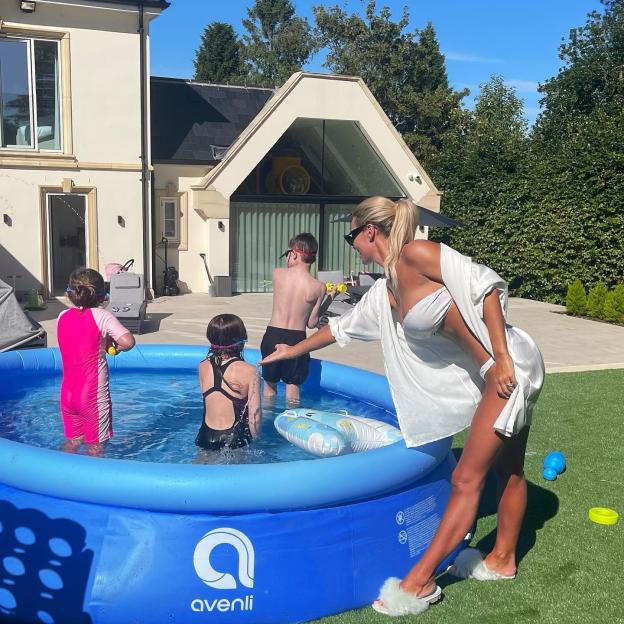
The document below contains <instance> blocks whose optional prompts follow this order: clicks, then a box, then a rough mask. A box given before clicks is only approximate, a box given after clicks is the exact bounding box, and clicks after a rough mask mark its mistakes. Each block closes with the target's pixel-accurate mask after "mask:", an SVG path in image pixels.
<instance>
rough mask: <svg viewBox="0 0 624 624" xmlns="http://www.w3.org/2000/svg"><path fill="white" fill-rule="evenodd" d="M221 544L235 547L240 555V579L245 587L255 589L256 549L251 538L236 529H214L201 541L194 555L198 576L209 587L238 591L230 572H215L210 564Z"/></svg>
mask: <svg viewBox="0 0 624 624" xmlns="http://www.w3.org/2000/svg"><path fill="white" fill-rule="evenodd" d="M219 544H230V546H234V548H235V549H236V552H237V554H238V579H239V581H240V582H241V584H242V585H244V586H245V587H253V575H254V549H253V546H252V544H251V542H250V541H249V538H248V537H247V536H246V535H245V534H244V533H241V532H240V531H237V530H236V529H230V528H222V529H214V530H212V531H210V532H209V533H206V535H204V537H202V538H201V540H199V542H198V543H197V546H195V552H194V553H193V565H194V566H195V572H196V573H197V576H199V578H200V579H201V580H202V581H203V582H204V583H206V585H208V586H209V587H214V588H215V589H236V587H237V584H236V579H235V578H234V577H233V576H232V575H231V574H229V573H228V572H219V571H218V570H215V569H214V568H213V567H212V564H211V563H210V555H211V553H212V551H213V549H214V547H215V546H218V545H219Z"/></svg>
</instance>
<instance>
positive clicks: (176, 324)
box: [32, 293, 624, 373]
mask: <svg viewBox="0 0 624 624" xmlns="http://www.w3.org/2000/svg"><path fill="white" fill-rule="evenodd" d="M272 301H273V297H272V295H271V294H270V293H267V294H256V293H253V294H252V293H248V294H242V295H235V296H232V297H210V296H209V295H207V294H199V293H198V294H189V295H181V296H178V297H159V298H157V299H154V300H153V301H150V302H149V304H148V307H147V313H148V320H147V321H146V323H145V331H144V333H142V334H141V335H139V336H137V342H138V343H139V344H153V343H164V344H173V343H183V344H206V333H205V332H206V325H207V323H208V321H209V320H210V319H211V318H212V317H213V316H214V315H215V314H222V313H225V312H229V313H232V314H237V315H238V316H240V317H241V318H242V319H243V321H244V322H245V325H246V327H247V331H248V333H249V342H248V344H249V346H250V347H256V348H258V347H259V346H260V341H261V339H262V335H263V334H264V330H265V328H266V326H267V324H268V321H269V318H270V316H271V306H272ZM65 307H66V304H65V303H64V300H62V299H55V300H52V301H49V302H48V309H47V310H42V311H39V312H33V313H32V315H33V316H34V317H35V318H36V319H37V320H39V322H41V324H42V325H43V326H44V327H45V329H46V331H47V332H48V345H49V346H51V347H52V346H57V340H56V317H57V316H58V314H59V312H60V311H61V310H62V309H63V308H65ZM564 310H565V308H564V307H562V306H558V305H553V304H549V303H542V302H539V301H531V300H529V299H518V298H512V299H510V302H509V320H510V322H511V323H512V324H513V325H516V326H518V327H520V328H521V329H524V330H525V331H526V332H528V333H529V334H530V335H531V336H533V338H534V339H535V341H536V342H537V344H538V345H539V347H540V349H541V350H542V353H543V354H544V360H545V362H546V371H547V372H550V373H554V372H568V371H584V370H600V369H606V368H624V327H618V326H615V325H610V324H608V323H601V322H598V321H590V320H587V319H580V318H575V317H570V316H566V315H565V314H563V312H564ZM315 357H318V358H321V359H327V360H332V361H334V362H340V363H342V364H348V365H351V366H357V367H360V368H364V369H367V370H371V371H374V372H379V373H382V372H383V359H382V355H381V348H380V345H379V344H378V343H377V342H372V343H365V342H361V341H354V342H353V343H352V344H351V345H349V347H347V348H345V349H341V348H340V347H339V346H337V345H332V346H330V347H327V348H326V349H323V350H321V351H318V352H317V353H316V354H315Z"/></svg>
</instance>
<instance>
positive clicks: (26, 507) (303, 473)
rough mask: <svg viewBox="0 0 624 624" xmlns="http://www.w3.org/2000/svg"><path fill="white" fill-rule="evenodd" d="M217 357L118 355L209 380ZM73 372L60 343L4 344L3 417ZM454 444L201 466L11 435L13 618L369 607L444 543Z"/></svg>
mask: <svg viewBox="0 0 624 624" xmlns="http://www.w3.org/2000/svg"><path fill="white" fill-rule="evenodd" d="M204 355H205V349H204V348H203V347H191V346H175V345H167V346H158V345H141V346H137V347H136V348H135V349H134V350H132V351H131V352H129V353H127V354H121V355H120V356H117V357H115V358H112V359H111V360H110V365H111V369H112V379H113V383H114V378H115V376H116V375H124V374H126V373H129V372H131V371H134V372H139V373H140V374H141V376H143V377H145V379H147V380H149V376H150V373H153V372H154V371H162V370H171V371H175V372H176V374H181V373H184V372H186V373H188V374H189V375H191V374H192V375H195V374H196V369H197V364H198V362H199V361H200V360H201V359H202V358H203V357H204ZM258 355H259V354H258V353H257V352H255V351H253V350H251V349H249V350H246V357H247V359H248V360H250V361H252V362H255V361H257V359H258ZM60 375H61V361H60V356H59V353H58V351H57V350H56V349H41V350H30V351H24V352H10V353H3V354H0V414H1V412H2V410H3V405H4V403H5V402H7V401H9V399H10V397H13V396H15V395H16V394H19V393H24V394H28V393H29V392H32V391H33V388H35V387H37V384H38V383H40V380H41V379H42V378H44V377H46V378H47V377H56V379H58V382H59V383H60ZM307 384H308V387H309V388H311V389H312V390H313V391H314V392H318V393H319V396H322V395H323V393H338V394H340V395H343V396H347V397H348V396H352V394H351V393H352V389H355V388H357V392H358V398H359V399H360V400H361V401H369V402H370V403H373V404H376V405H379V406H381V407H383V408H385V409H388V410H392V402H391V398H390V394H389V390H388V386H387V382H386V380H385V378H383V377H382V376H380V375H376V374H373V373H370V372H366V371H362V370H357V369H354V368H350V367H347V366H341V365H338V364H333V363H329V362H321V361H318V360H313V361H312V363H311V374H310V377H309V379H308V382H307ZM117 409H119V407H118V408H117ZM394 424H396V423H394ZM450 447H451V439H450V438H449V439H444V440H440V441H438V442H434V443H431V444H427V445H425V446H422V447H419V448H416V449H407V448H406V447H405V446H404V444H403V442H398V443H396V444H391V445H389V446H384V447H383V448H378V449H375V450H370V451H366V452H362V453H351V454H348V455H345V456H340V457H333V458H323V459H310V460H304V461H292V462H283V463H273V464H253V465H252V464H242V465H194V464H156V463H149V462H138V461H129V460H123V459H103V458H91V457H87V456H84V455H71V454H67V453H62V452H59V451H55V450H50V449H45V448H37V447H34V446H30V445H28V444H24V443H20V442H16V441H12V440H8V439H0V555H1V556H0V561H1V562H2V566H3V569H2V574H0V620H2V621H13V622H44V623H51V622H55V623H57V624H71V623H74V622H79V623H82V622H84V623H85V624H86V623H87V622H92V623H94V624H124V623H128V624H130V623H133V624H137V623H138V624H141V623H145V624H152V623H153V622H205V621H208V619H209V620H210V621H211V622H223V623H228V624H232V623H238V622H248V623H250V624H262V623H272V622H276V623H277V622H280V623H284V624H286V623H291V622H298V621H305V620H310V619H315V618H319V617H322V616H326V615H329V614H333V613H338V612H340V611H345V610H347V609H353V608H355V607H363V606H366V605H369V604H370V603H371V601H372V600H373V599H374V598H376V596H377V592H378V590H379V587H380V586H381V584H382V582H383V581H384V580H385V578H386V577H388V576H392V575H394V576H402V575H404V574H405V573H406V572H407V571H408V570H409V568H410V567H411V566H412V565H413V564H414V563H415V562H416V561H417V560H418V558H419V557H420V556H421V554H422V552H423V551H424V549H425V548H426V546H427V544H428V543H429V542H430V540H431V538H432V536H433V533H434V531H435V529H436V527H437V525H438V523H439V521H440V517H441V515H442V512H443V510H444V507H445V505H446V502H447V499H448V496H449V492H450V475H451V471H452V469H453V467H454V460H453V458H452V456H451V455H450V453H449V452H450ZM455 554H456V553H452V554H451V555H450V557H449V560H448V561H446V562H444V563H443V564H442V566H441V568H444V567H445V566H446V565H447V564H448V562H449V561H450V560H451V559H452V558H453V557H454V556H455Z"/></svg>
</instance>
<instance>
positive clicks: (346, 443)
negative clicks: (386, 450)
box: [274, 407, 403, 457]
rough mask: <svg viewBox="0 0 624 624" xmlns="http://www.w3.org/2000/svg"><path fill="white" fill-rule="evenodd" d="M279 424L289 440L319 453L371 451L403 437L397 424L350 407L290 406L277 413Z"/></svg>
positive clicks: (320, 455)
mask: <svg viewBox="0 0 624 624" xmlns="http://www.w3.org/2000/svg"><path fill="white" fill-rule="evenodd" d="M274 425H275V428H276V429H277V431H278V433H279V434H280V435H281V436H283V437H284V438H286V439H287V440H288V441H289V442H291V443H292V444H294V445H295V446H298V447H299V448H301V449H303V450H304V451H308V452H309V453H312V454H313V455H317V456H318V457H335V456H336V455H345V454H346V453H352V452H355V453H357V452H360V451H368V450H370V449H375V448H380V447H382V446H386V445H388V444H394V443H395V442H398V441H399V440H401V439H402V438H403V436H402V435H401V432H400V431H399V429H397V428H396V427H393V426H392V425H389V424H388V423H385V422H382V421H381V420H376V419H374V418H364V417H362V416H353V415H351V414H349V413H348V412H346V411H344V410H343V411H339V412H328V411H320V410H315V409H307V408H302V407H301V408H297V409H288V410H286V411H285V412H282V413H281V414H279V415H278V416H276V417H275V421H274Z"/></svg>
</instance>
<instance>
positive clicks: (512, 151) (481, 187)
mask: <svg viewBox="0 0 624 624" xmlns="http://www.w3.org/2000/svg"><path fill="white" fill-rule="evenodd" d="M480 89H481V91H480V93H479V95H478V96H477V98H476V103H475V109H474V111H466V112H465V113H463V117H462V120H461V123H460V124H457V126H456V128H455V129H454V131H453V132H451V133H449V135H448V136H447V137H446V139H445V141H444V143H443V151H442V156H441V157H440V161H439V167H438V172H437V178H436V182H437V185H438V187H439V188H440V190H441V191H442V193H443V210H444V213H445V214H449V215H450V216H452V217H455V218H457V219H459V220H460V221H462V222H463V223H465V224H466V227H464V228H454V229H450V230H442V231H440V230H438V231H437V232H434V233H433V237H435V238H437V239H438V240H443V241H444V242H448V243H450V244H452V245H453V246H455V247H457V248H458V249H459V250H461V251H462V252H463V253H466V254H468V255H471V256H472V257H473V258H474V259H475V260H477V261H479V262H483V263H485V264H488V265H489V266H491V267H492V268H494V269H495V270H497V271H499V272H500V273H501V275H502V276H503V277H505V278H506V279H508V280H511V279H513V278H515V277H516V276H518V275H520V272H519V268H518V254H517V253H516V252H515V250H514V252H513V253H510V251H511V250H512V249H513V243H512V240H513V237H514V235H515V233H516V229H517V224H518V222H519V221H521V220H522V218H523V215H522V209H521V201H519V200H518V198H517V191H518V188H519V187H520V181H521V180H522V178H523V176H524V170H525V153H526V144H527V138H526V134H525V133H526V127H527V124H526V120H525V118H524V115H523V106H522V101H521V100H520V99H519V98H518V96H517V94H516V92H515V90H514V89H513V88H511V87H508V86H507V85H506V84H505V82H504V80H503V78H502V77H501V76H496V75H495V76H492V77H491V79H490V80H489V81H488V82H487V83H485V84H483V85H480Z"/></svg>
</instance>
